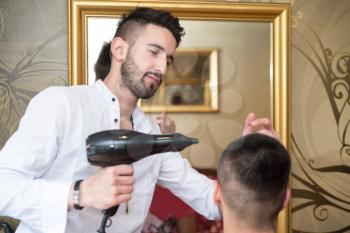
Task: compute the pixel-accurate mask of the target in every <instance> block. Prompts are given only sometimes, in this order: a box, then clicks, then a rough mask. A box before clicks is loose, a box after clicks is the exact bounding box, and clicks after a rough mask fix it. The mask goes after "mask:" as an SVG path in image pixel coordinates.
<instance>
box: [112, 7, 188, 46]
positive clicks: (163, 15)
mask: <svg viewBox="0 0 350 233" xmlns="http://www.w3.org/2000/svg"><path fill="white" fill-rule="evenodd" d="M147 24H154V25H157V26H160V27H164V28H166V29H168V30H169V31H170V32H171V33H172V34H173V36H174V37H175V40H176V45H177V46H179V44H180V42H181V38H182V36H183V35H184V34H185V32H184V29H183V28H182V27H181V26H180V23H179V19H178V18H177V17H176V16H174V15H172V14H170V13H169V12H167V11H164V10H157V9H152V8H146V7H137V8H135V9H134V10H132V11H130V12H129V13H128V14H124V15H123V18H122V20H121V21H120V22H119V24H118V28H117V31H116V32H115V35H114V37H121V38H123V39H124V40H128V39H129V40H133V39H134V38H135V37H136V36H135V35H134V33H135V32H139V31H140V27H141V26H142V27H145V26H146V25H147Z"/></svg>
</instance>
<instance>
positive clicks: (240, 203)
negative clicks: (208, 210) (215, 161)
mask: <svg viewBox="0 0 350 233" xmlns="http://www.w3.org/2000/svg"><path fill="white" fill-rule="evenodd" d="M290 163H291V162H290V156H289V153H288V151H287V150H286V148H285V147H284V146H283V145H282V144H281V143H280V142H279V141H278V140H276V139H274V138H272V137H269V136H266V135H263V134H249V135H247V136H244V137H241V138H239V139H238V140H235V141H233V142H232V143H231V144H229V145H228V146H227V148H226V149H225V151H224V152H223V154H222V156H221V158H220V161H219V166H218V181H219V184H220V186H221V188H222V193H223V194H222V195H223V198H224V200H225V202H226V203H227V205H228V208H229V209H230V210H231V212H232V213H234V214H235V216H239V217H240V218H241V220H243V221H247V222H249V224H250V225H251V226H253V227H256V228H261V227H264V226H270V224H274V222H275V220H276V217H277V214H278V212H279V211H280V210H281V209H282V207H283V202H284V198H285V194H286V191H287V186H288V178H289V172H290V166H291V165H290Z"/></svg>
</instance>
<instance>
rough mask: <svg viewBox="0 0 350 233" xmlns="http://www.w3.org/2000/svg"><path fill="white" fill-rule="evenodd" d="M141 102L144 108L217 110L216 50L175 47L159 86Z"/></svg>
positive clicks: (146, 109) (172, 110)
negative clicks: (175, 49) (151, 96)
mask: <svg viewBox="0 0 350 233" xmlns="http://www.w3.org/2000/svg"><path fill="white" fill-rule="evenodd" d="M140 106H141V108H142V109H143V110H144V111H145V112H163V111H166V112H215V111H218V50H217V49H214V48H195V49H194V48H181V49H178V50H177V51H176V52H175V54H174V61H173V63H172V64H171V65H169V67H168V69H167V74H166V77H165V79H164V80H163V82H162V85H161V86H160V87H159V90H158V91H157V92H156V94H155V95H154V96H153V98H151V99H147V100H141V102H140Z"/></svg>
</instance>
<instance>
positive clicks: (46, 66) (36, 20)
mask: <svg viewBox="0 0 350 233" xmlns="http://www.w3.org/2000/svg"><path fill="white" fill-rule="evenodd" d="M66 9H67V7H66V3H65V1H55V0H45V1H39V0H37V1H25V0H1V1H0V129H1V130H0V148H1V147H2V146H3V144H4V143H5V142H6V140H7V138H8V137H9V136H10V134H12V133H13V132H14V130H15V129H16V128H17V125H18V122H19V119H20V118H21V116H22V115H23V113H24V111H25V108H26V106H27V104H28V101H29V100H30V99H31V98H32V97H33V95H35V94H36V93H37V92H39V91H40V90H42V89H44V88H46V87H48V86H51V85H64V84H67V80H68V78H67V76H68V71H67V70H68V57H67V54H68V53H67V52H68V51H67V48H68V41H67V10H66ZM62 48H63V49H62ZM64 48H66V49H64Z"/></svg>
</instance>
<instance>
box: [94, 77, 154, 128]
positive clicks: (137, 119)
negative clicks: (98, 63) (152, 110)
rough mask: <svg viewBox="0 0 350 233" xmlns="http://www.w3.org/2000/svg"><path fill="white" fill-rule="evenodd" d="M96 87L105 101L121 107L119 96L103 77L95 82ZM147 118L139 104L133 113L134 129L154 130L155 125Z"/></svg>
mask: <svg viewBox="0 0 350 233" xmlns="http://www.w3.org/2000/svg"><path fill="white" fill-rule="evenodd" d="M94 88H96V89H97V91H98V92H99V93H100V95H101V96H102V97H103V99H104V100H105V101H107V102H108V103H113V104H116V106H118V107H119V100H118V98H117V97H116V96H115V95H114V94H113V93H112V92H111V90H109V88H108V87H107V86H106V85H105V84H104V82H103V81H102V80H101V79H99V80H97V81H96V82H95V84H94ZM113 99H114V101H113ZM145 118H147V117H146V116H145V114H144V112H143V111H142V110H141V109H140V108H139V107H138V106H136V108H135V109H134V111H133V113H132V119H133V124H134V130H136V131H142V132H144V133H150V132H151V131H152V129H153V127H152V126H151V124H150V122H149V121H145Z"/></svg>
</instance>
